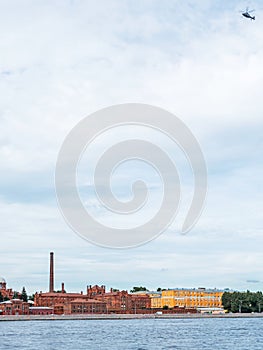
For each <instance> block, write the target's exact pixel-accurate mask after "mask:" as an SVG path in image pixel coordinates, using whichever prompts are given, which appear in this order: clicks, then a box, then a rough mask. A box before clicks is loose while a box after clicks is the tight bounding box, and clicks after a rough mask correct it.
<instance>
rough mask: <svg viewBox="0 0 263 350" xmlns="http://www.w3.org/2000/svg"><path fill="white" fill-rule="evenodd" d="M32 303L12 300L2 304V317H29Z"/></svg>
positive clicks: (0, 306)
mask: <svg viewBox="0 0 263 350" xmlns="http://www.w3.org/2000/svg"><path fill="white" fill-rule="evenodd" d="M29 306H30V303H27V302H24V301H23V300H21V299H11V300H7V301H3V302H2V303H0V314H1V315H28V314H29Z"/></svg>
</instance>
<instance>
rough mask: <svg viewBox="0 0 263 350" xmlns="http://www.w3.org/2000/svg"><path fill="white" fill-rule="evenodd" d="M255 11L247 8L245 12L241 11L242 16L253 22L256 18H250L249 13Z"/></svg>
mask: <svg viewBox="0 0 263 350" xmlns="http://www.w3.org/2000/svg"><path fill="white" fill-rule="evenodd" d="M254 11H255V10H249V9H248V7H247V8H246V11H241V12H242V16H244V17H246V18H249V19H251V20H255V19H256V17H255V16H251V14H250V12H254Z"/></svg>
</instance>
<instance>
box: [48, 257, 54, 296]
mask: <svg viewBox="0 0 263 350" xmlns="http://www.w3.org/2000/svg"><path fill="white" fill-rule="evenodd" d="M49 292H50V293H53V292H54V253H53V252H51V253H50V272H49Z"/></svg>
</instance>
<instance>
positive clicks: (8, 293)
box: [0, 277, 14, 299]
mask: <svg viewBox="0 0 263 350" xmlns="http://www.w3.org/2000/svg"><path fill="white" fill-rule="evenodd" d="M0 293H1V295H2V297H3V298H8V299H12V298H13V297H14V292H13V290H12V289H7V288H6V281H5V279H4V278H3V277H0Z"/></svg>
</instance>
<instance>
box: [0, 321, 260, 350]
mask: <svg viewBox="0 0 263 350" xmlns="http://www.w3.org/2000/svg"><path fill="white" fill-rule="evenodd" d="M0 349H1V350H6V349H10V350H14V349H25V350H31V349H32V350H55V349H59V350H60V349H61V350H67V349H70V350H82V349H83V350H84V349H85V350H86V349H107V350H108V349H124V350H146V349H153V350H159V349H160V350H161V349H195V350H196V349H200V350H201V349H202V350H203V349H220V350H224V349H238V350H243V349H244V350H245V349H246V350H248V349H249V350H262V349H263V318H253V319H251V318H242V319H224V318H223V319H145V320H144V319H141V320H72V321H71V320H69V321H66V320H65V321H16V322H9V321H4V322H0Z"/></svg>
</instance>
